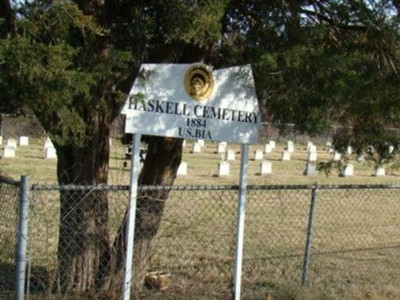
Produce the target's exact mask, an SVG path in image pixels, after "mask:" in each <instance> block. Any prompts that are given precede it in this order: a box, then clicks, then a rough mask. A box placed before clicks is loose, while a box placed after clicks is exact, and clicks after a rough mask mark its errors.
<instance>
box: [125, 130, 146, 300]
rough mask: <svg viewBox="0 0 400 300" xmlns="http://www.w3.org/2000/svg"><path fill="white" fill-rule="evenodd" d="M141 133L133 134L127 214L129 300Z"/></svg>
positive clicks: (126, 271) (126, 285)
mask: <svg viewBox="0 0 400 300" xmlns="http://www.w3.org/2000/svg"><path fill="white" fill-rule="evenodd" d="M140 137H141V135H140V134H134V135H133V141H132V157H131V182H130V189H129V205H128V216H127V234H126V245H127V247H126V259H125V276H124V283H123V289H122V290H123V299H124V300H129V298H130V296H131V280H132V273H133V246H134V235H135V234H134V233H135V219H136V202H137V190H138V178H139V172H140V168H139V163H140V162H139V152H140Z"/></svg>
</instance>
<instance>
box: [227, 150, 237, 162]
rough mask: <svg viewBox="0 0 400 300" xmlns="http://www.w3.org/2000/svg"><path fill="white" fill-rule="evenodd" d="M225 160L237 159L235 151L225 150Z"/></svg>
mask: <svg viewBox="0 0 400 300" xmlns="http://www.w3.org/2000/svg"><path fill="white" fill-rule="evenodd" d="M225 160H235V151H233V150H227V151H226V152H225Z"/></svg>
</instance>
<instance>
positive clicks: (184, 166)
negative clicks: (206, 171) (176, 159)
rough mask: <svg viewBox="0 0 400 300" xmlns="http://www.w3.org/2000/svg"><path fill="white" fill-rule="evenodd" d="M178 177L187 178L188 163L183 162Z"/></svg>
mask: <svg viewBox="0 0 400 300" xmlns="http://www.w3.org/2000/svg"><path fill="white" fill-rule="evenodd" d="M177 175H178V176H186V175H187V162H186V161H182V162H181V164H180V165H179V168H178V172H177Z"/></svg>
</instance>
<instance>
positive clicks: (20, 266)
mask: <svg viewBox="0 0 400 300" xmlns="http://www.w3.org/2000/svg"><path fill="white" fill-rule="evenodd" d="M29 190H30V188H29V179H28V177H27V176H21V181H20V186H19V204H18V210H19V213H18V232H17V253H16V270H15V299H16V300H22V299H24V291H25V284H26V260H27V258H26V249H27V245H28V243H27V239H28V209H29Z"/></svg>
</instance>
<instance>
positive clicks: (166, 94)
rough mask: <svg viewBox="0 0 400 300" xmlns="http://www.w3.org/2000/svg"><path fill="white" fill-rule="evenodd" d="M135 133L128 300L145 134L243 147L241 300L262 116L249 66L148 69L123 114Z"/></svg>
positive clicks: (153, 66) (237, 263) (239, 257)
mask: <svg viewBox="0 0 400 300" xmlns="http://www.w3.org/2000/svg"><path fill="white" fill-rule="evenodd" d="M122 114H125V115H126V122H125V132H126V133H133V134H134V138H133V145H132V164H131V184H130V197H129V198H130V202H129V211H128V233H127V254H126V260H125V280H124V287H123V292H124V299H125V300H127V299H129V297H130V290H131V283H130V280H131V278H132V277H131V275H132V274H131V272H132V254H133V241H134V236H133V234H134V229H135V228H134V226H135V214H136V197H137V179H138V177H139V168H138V167H137V166H138V156H139V150H138V149H139V148H140V135H141V134H146V135H156V136H167V137H176V138H183V139H197V140H205V141H225V142H234V143H241V145H242V147H241V165H240V181H239V201H238V202H239V203H238V213H237V224H238V225H237V235H236V253H235V254H236V255H235V266H234V267H235V272H234V273H235V274H234V287H235V290H234V293H235V299H240V289H241V272H242V253H243V237H244V211H245V203H246V186H247V167H248V151H249V144H255V143H257V141H258V133H259V129H260V127H261V115H260V113H259V109H258V101H257V97H256V92H255V86H254V80H253V74H252V70H251V67H250V66H249V65H244V66H238V67H231V68H226V69H219V70H212V69H211V68H210V67H209V66H206V65H204V64H200V63H196V64H143V65H142V67H141V69H140V71H139V75H138V77H137V79H136V81H135V82H134V84H133V86H132V88H131V91H130V93H129V97H128V99H127V101H126V102H125V105H124V107H123V109H122Z"/></svg>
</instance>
